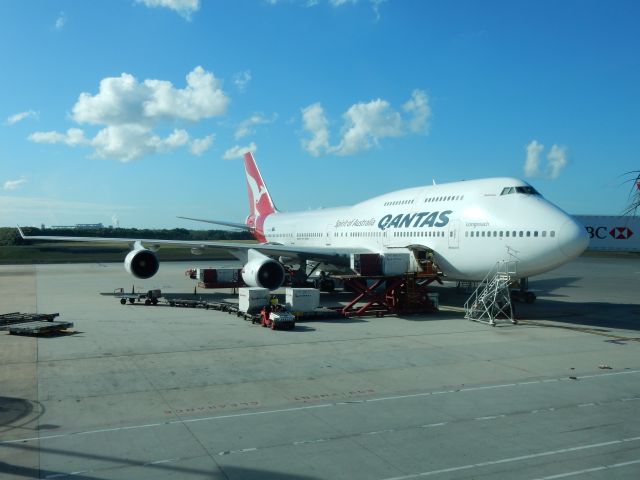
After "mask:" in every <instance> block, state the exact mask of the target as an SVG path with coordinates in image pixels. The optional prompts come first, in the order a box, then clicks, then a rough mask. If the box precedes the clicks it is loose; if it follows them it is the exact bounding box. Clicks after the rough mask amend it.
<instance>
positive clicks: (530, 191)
mask: <svg viewBox="0 0 640 480" xmlns="http://www.w3.org/2000/svg"><path fill="white" fill-rule="evenodd" d="M512 193H522V194H524V195H540V194H539V193H538V191H537V190H536V189H535V188H533V187H532V186H531V185H526V186H524V187H504V188H503V189H502V193H500V195H511V194H512Z"/></svg>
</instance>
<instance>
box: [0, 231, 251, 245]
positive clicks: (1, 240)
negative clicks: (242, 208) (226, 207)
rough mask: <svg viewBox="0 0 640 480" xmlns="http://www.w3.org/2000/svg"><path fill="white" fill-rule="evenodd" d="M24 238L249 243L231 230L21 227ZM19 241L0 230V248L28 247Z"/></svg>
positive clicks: (243, 235)
mask: <svg viewBox="0 0 640 480" xmlns="http://www.w3.org/2000/svg"><path fill="white" fill-rule="evenodd" d="M22 231H23V232H24V234H25V235H49V236H52V235H53V236H61V237H109V238H152V239H156V238H157V239H165V240H187V241H204V240H251V239H253V237H252V236H251V235H250V234H249V232H243V231H239V232H238V231H231V230H187V229H186V228H173V229H147V228H144V229H139V228H92V229H77V228H46V229H41V228H36V227H23V228H22ZM29 244H31V242H30V241H27V240H23V239H22V237H21V236H20V233H19V232H18V229H17V228H12V227H0V246H15V245H29Z"/></svg>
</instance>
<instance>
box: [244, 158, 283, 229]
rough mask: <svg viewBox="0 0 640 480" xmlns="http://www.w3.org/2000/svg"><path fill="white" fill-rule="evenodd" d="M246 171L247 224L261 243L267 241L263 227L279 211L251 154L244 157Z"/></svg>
mask: <svg viewBox="0 0 640 480" xmlns="http://www.w3.org/2000/svg"><path fill="white" fill-rule="evenodd" d="M244 170H245V174H246V176H247V190H248V191H249V216H248V217H247V221H246V224H247V226H248V227H250V228H252V229H253V231H254V235H255V237H256V238H257V239H258V240H260V241H265V240H266V239H265V237H264V230H263V225H264V221H265V219H266V218H267V217H268V216H269V215H271V214H272V213H276V212H277V211H278V209H277V208H276V206H275V205H274V203H273V200H272V199H271V195H269V191H268V190H267V186H266V185H265V184H264V180H262V175H260V170H258V165H256V161H255V160H254V158H253V155H252V154H251V152H247V153H245V155H244Z"/></svg>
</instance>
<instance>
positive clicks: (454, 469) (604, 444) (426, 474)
mask: <svg viewBox="0 0 640 480" xmlns="http://www.w3.org/2000/svg"><path fill="white" fill-rule="evenodd" d="M639 440H640V437H631V438H622V439H620V440H611V441H609V442H601V443H592V444H589V445H579V446H577V447H570V448H562V449H560V450H550V451H547V452H540V453H532V454H530V455H521V456H518V457H509V458H501V459H499V460H490V461H487V462H480V463H470V464H468V465H460V466H457V467H450V468H442V469H439V470H431V471H428V472H420V473H412V474H410V475H403V476H401V477H390V478H385V479H384V480H408V479H410V478H420V477H429V476H431V475H439V474H441V473H451V472H459V471H461V470H470V469H472V468H480V467H488V466H491V465H500V464H504V463H512V462H519V461H521V460H530V459H532V458H540V457H549V456H551V455H559V454H561V453H571V452H578V451H581V450H589V449H593V448H601V447H608V446H610V445H619V444H621V443H625V442H637V441H639ZM638 462H640V461H638ZM549 478H551V477H549Z"/></svg>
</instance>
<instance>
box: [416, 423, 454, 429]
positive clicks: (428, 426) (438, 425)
mask: <svg viewBox="0 0 640 480" xmlns="http://www.w3.org/2000/svg"><path fill="white" fill-rule="evenodd" d="M448 423H449V422H440V423H428V424H427V425H420V428H432V427H441V426H442V425H447V424H448Z"/></svg>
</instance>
